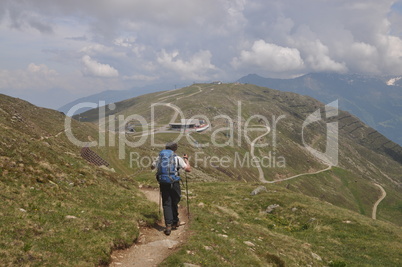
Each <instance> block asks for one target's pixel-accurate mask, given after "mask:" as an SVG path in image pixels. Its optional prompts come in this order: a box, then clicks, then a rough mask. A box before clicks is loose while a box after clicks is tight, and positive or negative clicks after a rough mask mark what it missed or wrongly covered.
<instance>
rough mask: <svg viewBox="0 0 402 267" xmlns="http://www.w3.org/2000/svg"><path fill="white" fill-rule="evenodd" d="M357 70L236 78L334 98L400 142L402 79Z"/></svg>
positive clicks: (324, 100)
mask: <svg viewBox="0 0 402 267" xmlns="http://www.w3.org/2000/svg"><path fill="white" fill-rule="evenodd" d="M391 79H392V77H377V76H370V75H360V74H335V73H312V74H306V75H303V76H300V77H296V78H293V79H273V78H264V77H261V76H259V75H256V74H249V75H247V76H244V77H242V78H240V79H239V80H238V82H241V83H251V84H255V85H259V86H264V87H269V88H273V89H277V90H281V91H290V92H295V93H299V94H304V95H309V96H311V97H314V98H316V99H318V100H320V101H322V102H325V103H329V102H332V101H334V100H336V99H338V100H339V105H340V107H341V108H342V109H344V110H346V111H349V112H351V113H352V114H354V115H356V116H357V117H359V118H360V119H361V120H362V121H364V122H365V123H367V124H368V125H370V126H371V127H373V128H374V129H376V130H378V131H379V132H381V133H383V134H384V135H386V136H387V137H388V138H390V139H391V140H393V141H394V142H396V143H398V144H399V145H401V144H402V137H401V135H400V134H399V133H400V132H401V131H402V118H401V115H400V114H402V81H401V80H400V79H397V78H394V79H395V80H394V81H393V83H392V85H388V84H387V82H388V83H389V81H390V80H391Z"/></svg>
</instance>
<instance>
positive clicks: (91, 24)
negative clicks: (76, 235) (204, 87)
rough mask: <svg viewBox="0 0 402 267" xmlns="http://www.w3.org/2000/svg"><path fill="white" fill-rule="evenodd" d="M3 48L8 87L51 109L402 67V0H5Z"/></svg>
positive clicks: (0, 32)
mask: <svg viewBox="0 0 402 267" xmlns="http://www.w3.org/2000/svg"><path fill="white" fill-rule="evenodd" d="M0 51H1V52H0V59H1V60H0V93H3V94H7V95H12V96H16V97H20V98H23V99H25V100H28V101H30V102H32V103H34V104H37V105H40V106H45V107H50V108H58V107H60V106H62V105H63V104H66V103H67V102H70V101H72V100H75V99H77V98H79V97H82V96H86V95H90V94H94V93H97V92H101V91H104V90H123V89H130V88H133V87H140V86H144V85H149V84H160V83H163V84H166V88H161V89H172V88H173V87H174V85H175V84H185V83H188V84H191V83H192V82H208V81H213V80H222V81H225V82H232V81H235V80H237V79H238V78H240V77H242V76H244V75H247V74H249V73H256V74H259V75H261V76H264V77H280V78H288V77H295V76H298V75H302V74H306V73H309V72H339V73H346V72H353V73H366V74H377V75H402V0H399V1H392V0H191V1H189V0H29V1H28V0H0Z"/></svg>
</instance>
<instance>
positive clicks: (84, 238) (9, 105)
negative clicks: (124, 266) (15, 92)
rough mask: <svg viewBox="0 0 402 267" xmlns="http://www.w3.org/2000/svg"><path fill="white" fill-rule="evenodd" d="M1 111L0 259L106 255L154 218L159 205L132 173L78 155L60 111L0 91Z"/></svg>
mask: <svg viewBox="0 0 402 267" xmlns="http://www.w3.org/2000/svg"><path fill="white" fill-rule="evenodd" d="M0 113H1V116H0V125H1V127H0V177H1V178H0V199H1V200H2V205H1V207H0V233H1V237H2V238H1V240H0V257H1V259H2V264H3V265H5V266H24V265H29V266H39V265H40V266H43V265H45V266H88V265H95V264H98V263H101V262H108V261H109V258H110V251H111V249H112V248H114V247H121V246H123V247H124V246H127V245H128V244H131V243H132V242H133V241H134V240H135V238H136V237H137V236H138V227H137V226H138V222H139V221H144V222H145V223H149V224H152V223H153V222H154V221H155V219H156V218H157V216H158V215H157V208H156V207H155V205H153V204H150V203H148V202H146V201H145V200H144V198H143V196H142V194H141V193H140V192H139V191H138V189H137V183H136V182H135V181H134V180H132V179H127V178H126V177H124V176H122V175H116V174H114V173H111V172H109V171H105V170H103V169H100V168H98V167H95V166H93V165H91V164H89V163H87V162H85V161H84V160H83V159H81V157H80V156H79V152H80V148H79V147H75V146H74V145H72V143H71V142H70V141H69V140H67V137H66V136H65V135H64V134H63V130H64V116H63V115H62V114H60V113H59V112H56V111H52V110H47V109H42V108H37V107H35V106H33V105H30V104H28V103H26V102H24V101H20V100H18V99H14V98H10V97H6V96H3V95H1V96H0ZM73 125H74V132H75V134H76V136H77V138H79V139H80V140H83V141H85V140H88V136H90V137H92V139H95V140H96V139H97V133H96V131H95V128H94V127H92V126H90V125H82V124H78V123H74V124H73ZM60 132H61V134H59V133H60ZM67 216H74V217H67Z"/></svg>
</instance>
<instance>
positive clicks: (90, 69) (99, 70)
mask: <svg viewBox="0 0 402 267" xmlns="http://www.w3.org/2000/svg"><path fill="white" fill-rule="evenodd" d="M82 62H83V63H84V70H83V73H84V74H85V75H89V76H97V77H107V78H110V77H117V76H119V72H118V71H117V70H116V69H115V68H113V67H111V66H110V65H108V64H102V63H99V62H97V61H96V60H93V59H91V57H90V56H88V55H86V56H83V57H82Z"/></svg>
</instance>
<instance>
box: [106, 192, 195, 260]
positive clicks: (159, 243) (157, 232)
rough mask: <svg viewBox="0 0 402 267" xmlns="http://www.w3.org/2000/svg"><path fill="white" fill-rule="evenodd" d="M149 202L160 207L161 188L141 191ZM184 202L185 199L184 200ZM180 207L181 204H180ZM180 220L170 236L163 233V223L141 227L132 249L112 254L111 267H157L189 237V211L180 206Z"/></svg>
mask: <svg viewBox="0 0 402 267" xmlns="http://www.w3.org/2000/svg"><path fill="white" fill-rule="evenodd" d="M141 191H142V192H143V193H144V194H145V196H146V197H147V199H148V200H150V201H152V202H155V203H157V204H158V205H159V188H157V189H141ZM182 201H183V199H182ZM179 205H180V204H179ZM179 219H180V222H181V225H180V226H179V227H178V228H177V230H174V231H172V233H171V234H170V236H166V235H165V234H164V233H163V230H164V229H165V227H164V223H163V222H158V224H156V225H154V226H152V227H141V229H140V235H139V237H138V239H137V241H136V242H135V244H134V245H132V246H131V247H130V248H128V249H126V250H117V251H114V252H113V253H112V263H111V264H110V265H109V266H111V267H132V266H139V267H140V266H141V267H148V266H157V265H158V264H160V263H161V262H162V261H163V260H164V259H166V258H167V257H168V256H169V255H170V254H172V253H173V252H175V251H176V250H177V249H178V247H180V245H181V244H183V243H184V242H186V240H187V238H188V237H189V234H190V233H189V231H188V224H187V223H185V222H187V211H186V209H185V208H184V207H182V206H179Z"/></svg>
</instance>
